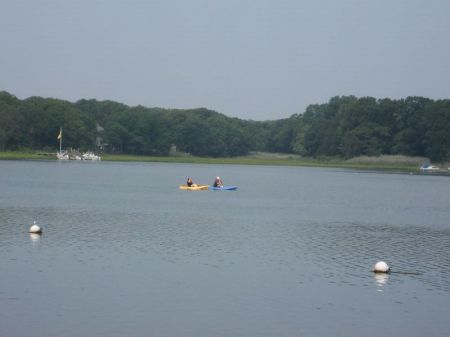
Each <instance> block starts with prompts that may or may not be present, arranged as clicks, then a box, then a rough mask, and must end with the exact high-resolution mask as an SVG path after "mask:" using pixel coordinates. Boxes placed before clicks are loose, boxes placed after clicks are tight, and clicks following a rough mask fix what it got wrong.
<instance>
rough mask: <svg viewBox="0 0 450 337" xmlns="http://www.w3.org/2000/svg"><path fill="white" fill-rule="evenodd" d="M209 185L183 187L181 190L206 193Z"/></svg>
mask: <svg viewBox="0 0 450 337" xmlns="http://www.w3.org/2000/svg"><path fill="white" fill-rule="evenodd" d="M208 187H209V185H197V184H193V185H192V186H188V185H181V186H180V190H188V191H206V190H207V189H208Z"/></svg>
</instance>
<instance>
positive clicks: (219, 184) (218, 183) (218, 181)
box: [213, 177, 223, 187]
mask: <svg viewBox="0 0 450 337" xmlns="http://www.w3.org/2000/svg"><path fill="white" fill-rule="evenodd" d="M213 186H214V187H222V186H223V182H222V179H220V177H216V179H215V180H214V184H213Z"/></svg>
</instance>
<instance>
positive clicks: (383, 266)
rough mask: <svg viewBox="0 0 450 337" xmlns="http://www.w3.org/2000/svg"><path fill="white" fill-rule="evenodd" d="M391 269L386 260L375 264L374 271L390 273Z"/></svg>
mask: <svg viewBox="0 0 450 337" xmlns="http://www.w3.org/2000/svg"><path fill="white" fill-rule="evenodd" d="M390 270H391V268H389V266H388V264H387V263H386V262H384V261H379V262H377V263H375V266H373V272H374V273H389V272H390Z"/></svg>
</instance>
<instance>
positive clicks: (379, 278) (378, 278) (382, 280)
mask: <svg viewBox="0 0 450 337" xmlns="http://www.w3.org/2000/svg"><path fill="white" fill-rule="evenodd" d="M374 278H375V282H376V284H377V286H378V291H383V287H384V286H385V285H386V283H387V282H388V280H389V275H388V274H381V273H375V274H374Z"/></svg>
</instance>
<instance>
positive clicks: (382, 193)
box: [0, 161, 450, 337]
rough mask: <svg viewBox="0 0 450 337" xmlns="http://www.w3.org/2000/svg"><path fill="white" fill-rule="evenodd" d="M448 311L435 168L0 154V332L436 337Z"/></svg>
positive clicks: (449, 210) (443, 217)
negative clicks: (36, 231)
mask: <svg viewBox="0 0 450 337" xmlns="http://www.w3.org/2000/svg"><path fill="white" fill-rule="evenodd" d="M188 175H189V176H192V177H193V178H194V181H196V182H198V183H206V184H208V183H212V180H213V178H214V177H215V176H216V175H220V176H221V177H222V178H223V180H224V183H225V184H231V185H238V186H239V189H238V190H237V191H221V192H213V191H199V192H191V191H180V190H178V185H180V184H182V183H184V180H185V178H186V177H187V176H188ZM33 220H36V222H37V223H38V224H39V225H40V226H42V227H43V229H44V233H43V235H42V236H40V237H39V236H37V237H33V236H30V234H28V233H27V230H28V228H29V226H30V225H31V224H32V222H33ZM378 260H385V261H386V262H388V263H389V264H390V266H391V267H392V269H393V270H394V271H399V272H411V273H416V272H417V273H418V274H417V275H416V274H401V273H392V274H390V275H380V276H375V275H374V274H373V273H372V272H371V268H372V266H373V264H374V263H375V262H376V261H378ZM449 312H450V177H448V176H444V177H439V176H436V177H435V176H420V175H402V174H380V173H369V172H365V173H361V172H356V171H351V170H336V169H317V168H289V167H263V166H215V165H187V164H140V163H132V164H130V163H126V164H122V163H108V162H100V163H95V162H93V163H89V162H28V161H0V336H13V337H14V336H20V337H27V336H67V337H73V336H83V337H84V336H100V337H102V336H108V337H109V336H131V337H133V336H163V337H165V336H167V337H174V336H189V337H190V336H192V337H194V336H195V337H203V336H258V337H261V336H262V337H264V336H277V337H284V336H286V337H287V336H289V337H292V336H350V337H351V336H369V337H370V336H377V337H379V336H382V335H384V336H407V337H413V336H449V335H450V320H449Z"/></svg>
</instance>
